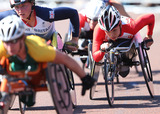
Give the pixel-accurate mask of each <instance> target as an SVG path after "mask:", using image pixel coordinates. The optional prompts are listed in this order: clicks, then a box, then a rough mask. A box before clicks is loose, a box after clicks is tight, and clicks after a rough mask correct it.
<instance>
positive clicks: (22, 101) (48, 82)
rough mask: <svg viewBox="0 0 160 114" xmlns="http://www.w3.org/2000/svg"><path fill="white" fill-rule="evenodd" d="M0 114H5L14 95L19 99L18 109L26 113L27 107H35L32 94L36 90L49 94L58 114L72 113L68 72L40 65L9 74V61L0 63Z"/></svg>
mask: <svg viewBox="0 0 160 114" xmlns="http://www.w3.org/2000/svg"><path fill="white" fill-rule="evenodd" d="M0 64H1V68H0V74H1V75H2V78H3V79H2V81H1V84H0V93H1V96H0V113H1V114H6V113H7V112H8V110H9V108H11V106H12V104H13V102H14V99H15V96H18V98H19V110H20V112H21V114H24V113H25V110H26V107H27V106H28V107H31V106H33V105H34V104H35V101H34V100H35V99H34V97H35V96H34V95H35V93H36V92H39V91H49V92H50V94H51V97H52V100H53V103H54V106H55V109H56V112H57V113H58V114H72V113H73V112H72V109H73V107H72V106H73V104H72V100H71V97H70V92H69V91H70V82H69V79H68V75H69V74H68V71H67V68H66V67H65V66H64V65H61V64H60V65H57V64H54V63H39V64H38V68H37V69H36V71H31V66H28V69H27V70H25V71H15V72H13V71H11V70H10V64H9V60H8V59H7V58H5V57H3V58H2V59H1V61H0Z"/></svg>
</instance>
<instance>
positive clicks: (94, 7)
mask: <svg viewBox="0 0 160 114" xmlns="http://www.w3.org/2000/svg"><path fill="white" fill-rule="evenodd" d="M103 7H105V3H104V2H103V1H100V0H91V1H90V2H89V3H88V5H87V6H86V9H85V14H86V17H87V21H88V22H89V24H90V28H91V29H94V27H95V25H96V24H97V23H98V16H99V14H100V11H101V9H102V8H103Z"/></svg>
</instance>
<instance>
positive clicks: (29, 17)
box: [27, 6, 34, 20]
mask: <svg viewBox="0 0 160 114" xmlns="http://www.w3.org/2000/svg"><path fill="white" fill-rule="evenodd" d="M33 10H34V6H32V10H31V13H30V14H29V16H28V17H27V19H28V20H30V19H31V15H32V12H33Z"/></svg>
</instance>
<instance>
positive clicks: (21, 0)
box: [9, 0, 35, 8]
mask: <svg viewBox="0 0 160 114" xmlns="http://www.w3.org/2000/svg"><path fill="white" fill-rule="evenodd" d="M9 1H10V6H11V8H13V7H14V6H15V5H19V4H23V3H25V2H31V3H34V4H35V0H9Z"/></svg>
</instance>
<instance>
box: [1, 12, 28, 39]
mask: <svg viewBox="0 0 160 114" xmlns="http://www.w3.org/2000/svg"><path fill="white" fill-rule="evenodd" d="M24 33H25V27H24V23H23V21H22V20H21V19H20V18H19V17H17V16H16V15H10V16H7V17H5V18H3V19H2V20H1V21H0V39H1V40H2V41H6V42H7V41H12V40H15V39H18V38H20V37H21V36H22V35H23V34H24Z"/></svg>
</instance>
